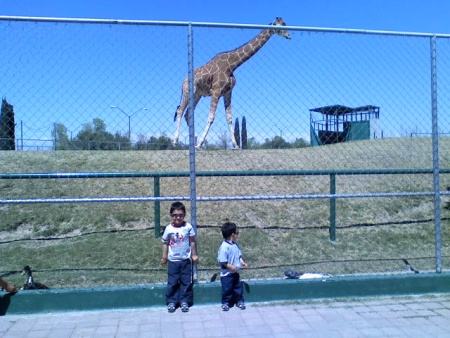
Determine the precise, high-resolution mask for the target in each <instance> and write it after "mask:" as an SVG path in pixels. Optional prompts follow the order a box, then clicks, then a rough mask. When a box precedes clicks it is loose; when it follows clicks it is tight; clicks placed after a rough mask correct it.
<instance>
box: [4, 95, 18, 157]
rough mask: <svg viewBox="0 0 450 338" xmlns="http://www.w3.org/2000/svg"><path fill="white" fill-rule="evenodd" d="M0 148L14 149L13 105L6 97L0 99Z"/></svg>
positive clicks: (14, 125)
mask: <svg viewBox="0 0 450 338" xmlns="http://www.w3.org/2000/svg"><path fill="white" fill-rule="evenodd" d="M0 150H16V124H15V122H14V107H13V105H11V104H9V103H8V101H6V99H2V109H1V114H0Z"/></svg>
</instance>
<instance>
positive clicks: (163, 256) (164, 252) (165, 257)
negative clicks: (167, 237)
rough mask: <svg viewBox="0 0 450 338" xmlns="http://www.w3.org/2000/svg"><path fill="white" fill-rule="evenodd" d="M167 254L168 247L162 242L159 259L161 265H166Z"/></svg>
mask: <svg viewBox="0 0 450 338" xmlns="http://www.w3.org/2000/svg"><path fill="white" fill-rule="evenodd" d="M168 252H169V245H168V244H167V243H166V242H163V246H162V258H161V265H162V266H164V265H166V264H167V254H168Z"/></svg>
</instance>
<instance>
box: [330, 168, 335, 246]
mask: <svg viewBox="0 0 450 338" xmlns="http://www.w3.org/2000/svg"><path fill="white" fill-rule="evenodd" d="M335 194H336V174H331V175H330V195H335ZM330 240H331V241H332V242H334V241H336V197H331V198H330Z"/></svg>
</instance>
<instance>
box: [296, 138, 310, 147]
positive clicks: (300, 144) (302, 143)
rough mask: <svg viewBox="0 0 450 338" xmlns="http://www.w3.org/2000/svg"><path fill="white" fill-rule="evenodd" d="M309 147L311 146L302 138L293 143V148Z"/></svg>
mask: <svg viewBox="0 0 450 338" xmlns="http://www.w3.org/2000/svg"><path fill="white" fill-rule="evenodd" d="M309 146H310V144H309V143H308V142H306V141H305V140H304V139H302V138H297V139H295V141H294V143H292V148H306V147H309Z"/></svg>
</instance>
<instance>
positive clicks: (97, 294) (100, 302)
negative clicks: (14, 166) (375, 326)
mask: <svg viewBox="0 0 450 338" xmlns="http://www.w3.org/2000/svg"><path fill="white" fill-rule="evenodd" d="M247 283H248V284H249V291H250V292H248V293H247V292H245V295H244V296H245V300H246V302H249V303H258V302H270V301H291V300H306V299H323V298H347V297H368V296H389V295H417V294H426V293H450V274H449V273H423V274H422V273H421V274H401V275H379V276H378V275H377V276H373V275H372V276H357V277H353V276H350V277H329V278H323V279H320V278H319V279H305V280H301V279H275V280H250V281H247ZM164 293H165V285H164V284H155V285H139V286H125V287H108V288H82V289H49V290H27V291H19V292H18V293H16V294H15V295H10V294H6V293H3V294H1V295H0V315H7V314H36V313H51V312H63V311H87V310H107V309H123V308H140V307H164V306H165V296H164ZM220 295H221V288H220V282H214V283H198V284H195V286H194V300H195V304H196V305H202V304H220Z"/></svg>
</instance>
